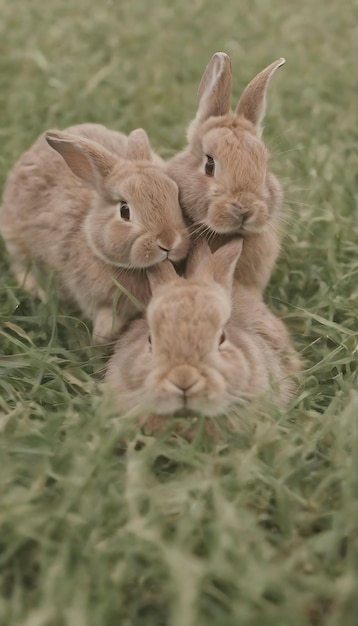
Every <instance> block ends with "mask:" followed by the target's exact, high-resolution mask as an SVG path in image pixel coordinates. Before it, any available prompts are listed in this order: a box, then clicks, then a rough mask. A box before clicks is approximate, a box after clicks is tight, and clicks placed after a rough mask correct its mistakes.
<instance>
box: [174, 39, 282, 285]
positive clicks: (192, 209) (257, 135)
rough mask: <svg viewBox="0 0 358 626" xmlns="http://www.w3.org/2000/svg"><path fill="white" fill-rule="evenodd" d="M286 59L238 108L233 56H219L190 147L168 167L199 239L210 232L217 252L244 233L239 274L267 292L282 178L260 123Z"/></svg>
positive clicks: (256, 82) (202, 92)
mask: <svg viewBox="0 0 358 626" xmlns="http://www.w3.org/2000/svg"><path fill="white" fill-rule="evenodd" d="M284 63H285V60H284V59H279V60H278V61H275V62H274V63H272V64H271V65H269V66H268V67H267V68H266V69H264V70H263V71H262V72H261V73H260V74H258V75H257V76H256V77H255V78H254V79H253V80H252V81H251V82H250V83H249V85H248V86H247V87H246V89H245V90H244V92H243V94H242V96H241V98H240V99H239V102H238V105H237V107H236V110H235V112H232V111H231V110H230V98H231V83H232V75H231V64H230V59H229V57H228V56H227V54H225V53H223V52H217V53H216V54H214V56H213V57H212V59H211V61H210V62H209V64H208V66H207V68H206V70H205V72H204V74H203V77H202V79H201V82H200V85H199V90H198V111H197V114H196V117H195V119H194V121H193V122H192V123H191V124H190V126H189V129H188V146H187V147H186V148H185V149H184V150H183V151H182V152H180V153H179V154H177V155H175V156H174V157H173V158H172V159H171V160H170V161H169V162H168V164H167V168H168V172H169V174H170V176H171V177H172V178H173V179H174V180H175V181H176V182H177V183H178V186H179V192H180V203H181V206H182V209H183V212H184V215H185V218H186V220H187V223H188V224H190V225H191V226H192V232H193V235H194V237H195V235H196V236H199V234H201V235H204V236H206V238H207V239H208V241H209V242H210V246H211V249H212V250H213V251H214V250H216V249H217V248H218V247H219V246H220V245H222V243H224V242H225V241H227V240H228V239H230V237H232V236H233V235H238V234H239V235H241V236H242V237H243V238H244V245H243V252H242V255H241V258H240V263H239V265H238V267H237V269H236V272H235V278H236V279H237V281H238V282H239V283H241V284H243V285H247V286H249V287H256V288H257V289H259V290H260V291H263V290H264V288H265V286H266V284H267V282H268V280H269V278H270V275H271V272H272V269H273V266H274V264H275V261H276V258H277V256H278V254H279V250H280V238H279V214H280V209H281V204H282V198H283V193H282V188H281V185H280V183H279V182H278V180H277V178H276V177H275V176H274V175H273V174H272V173H270V172H269V171H268V158H269V155H268V151H267V149H266V147H265V144H264V143H263V141H262V139H261V123H262V120H263V117H264V114H265V100H266V90H267V86H268V83H269V81H270V78H271V76H272V75H273V74H274V72H275V71H276V70H277V69H278V68H279V67H281V65H283V64H284Z"/></svg>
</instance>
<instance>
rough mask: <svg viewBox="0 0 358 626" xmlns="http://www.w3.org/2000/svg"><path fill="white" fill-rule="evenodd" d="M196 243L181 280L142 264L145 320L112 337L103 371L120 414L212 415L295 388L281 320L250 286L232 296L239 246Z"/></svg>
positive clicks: (295, 366) (279, 398) (278, 397)
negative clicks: (146, 285)
mask: <svg viewBox="0 0 358 626" xmlns="http://www.w3.org/2000/svg"><path fill="white" fill-rule="evenodd" d="M199 243H200V242H199ZM203 244H205V245H206V246H207V244H206V242H201V243H200V255H199V260H198V258H196V259H195V257H198V255H197V253H196V251H197V250H198V245H197V246H195V248H194V253H193V254H192V256H191V257H190V259H189V261H188V269H187V276H188V277H187V278H182V277H178V276H177V275H176V273H175V271H174V269H173V267H172V266H171V267H169V266H168V263H167V262H165V263H164V264H163V263H162V264H161V265H159V266H156V267H155V268H154V267H153V268H149V269H148V275H149V280H150V282H151V285H152V290H153V296H152V299H151V301H150V303H149V305H148V309H147V315H146V318H145V319H138V320H135V321H134V322H133V323H132V324H131V325H130V327H129V328H128V330H127V331H126V332H125V333H124V334H123V336H122V337H121V338H120V339H119V341H118V343H117V346H116V349H115V353H114V355H113V357H112V358H111V359H110V362H109V365H108V370H107V374H106V376H107V380H108V382H109V384H110V386H111V387H112V388H113V389H114V390H115V392H116V397H117V401H118V407H119V409H120V410H121V411H123V412H129V413H130V414H133V415H139V416H142V417H143V415H144V414H147V413H149V415H151V419H153V415H168V414H178V415H181V416H183V415H184V416H185V415H195V414H196V415H197V414H203V415H206V416H208V417H214V416H217V415H222V414H226V413H227V412H229V411H230V410H233V409H234V407H235V405H237V404H240V403H243V402H244V403H246V402H250V401H252V400H254V399H255V398H257V397H258V396H260V395H261V394H267V393H270V394H271V397H272V399H273V400H274V401H275V402H277V403H278V404H280V405H284V404H285V403H286V402H287V401H288V400H289V398H290V397H291V396H292V394H293V392H294V384H293V382H292V375H293V374H294V373H295V372H297V371H298V370H299V366H300V365H299V359H298V356H297V354H296V353H295V351H294V349H293V347H292V345H291V342H290V339H289V336H288V333H287V330H286V328H285V325H284V324H283V322H282V321H280V320H279V319H278V318H277V317H276V316H275V315H274V314H273V313H271V312H270V311H269V309H268V308H267V306H266V305H265V303H264V302H263V301H262V299H261V297H260V296H258V294H257V291H256V290H254V289H251V290H250V289H247V288H246V287H239V288H238V289H235V291H234V293H233V299H232V300H231V288H232V280H233V273H234V269H235V264H236V262H237V259H238V256H239V253H240V250H241V244H239V245H238V242H237V240H234V241H231V242H229V243H228V244H225V245H224V246H222V247H221V248H220V249H219V250H218V251H217V252H215V253H214V254H211V253H210V251H209V249H207V251H206V250H205V248H204V247H203ZM169 265H170V264H169ZM158 278H159V281H158ZM158 282H159V284H158ZM149 338H150V341H149V340H148V339H149Z"/></svg>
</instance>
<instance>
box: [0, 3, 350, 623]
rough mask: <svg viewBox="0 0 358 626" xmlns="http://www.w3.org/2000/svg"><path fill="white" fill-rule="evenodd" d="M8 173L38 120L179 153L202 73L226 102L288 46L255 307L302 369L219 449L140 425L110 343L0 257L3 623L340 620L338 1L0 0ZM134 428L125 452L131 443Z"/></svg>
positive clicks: (345, 525) (342, 118)
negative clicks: (280, 324) (122, 393)
mask: <svg viewBox="0 0 358 626" xmlns="http://www.w3.org/2000/svg"><path fill="white" fill-rule="evenodd" d="M0 9H1V20H0V41H1V50H2V52H1V55H0V111H1V118H0V136H1V153H0V178H1V180H0V182H1V184H2V183H3V181H4V179H5V176H6V172H7V171H8V170H9V168H10V167H11V166H12V164H13V163H14V161H15V159H16V158H17V157H18V156H19V154H20V153H21V152H22V150H24V149H25V148H26V147H27V146H28V145H30V143H31V142H32V141H33V140H34V139H35V137H36V136H37V135H38V134H39V133H40V132H42V131H43V130H45V129H46V128H49V127H59V128H64V127H66V126H68V125H70V124H73V123H76V122H82V121H100V122H103V123H105V124H107V125H108V126H110V127H113V128H117V129H119V130H123V131H125V132H127V131H130V130H131V129H132V128H134V127H137V126H144V127H145V128H146V129H147V131H148V133H149V135H150V137H151V140H152V143H153V146H154V147H155V148H156V149H158V150H159V151H160V152H161V154H162V155H164V156H168V155H170V154H172V153H173V152H174V151H175V150H176V149H177V148H179V147H180V146H181V145H183V143H184V133H185V127H186V125H187V123H188V122H189V120H190V119H191V118H192V116H193V115H194V112H195V105H196V100H195V93H196V88H197V84H198V81H199V79H200V76H201V73H202V71H203V68H204V66H205V64H206V62H207V61H208V59H209V58H210V56H211V54H212V53H213V52H214V51H216V50H224V51H226V52H228V53H229V54H230V55H231V57H232V62H233V69H234V76H235V82H234V96H235V98H238V96H239V94H240V91H241V89H242V87H243V86H244V85H245V84H246V82H247V81H248V80H249V79H250V78H251V77H252V76H253V75H254V74H255V73H256V72H257V71H259V70H260V69H261V68H263V67H264V66H265V65H267V64H268V63H270V62H271V61H272V60H274V59H275V58H278V57H280V56H285V57H286V59H287V65H286V66H285V67H284V68H283V69H282V70H280V72H279V73H278V74H277V76H275V78H274V80H273V81H272V85H271V88H270V94H269V102H268V116H267V123H266V129H265V137H266V139H267V142H268V145H269V146H270V148H271V149H272V152H273V169H274V171H275V172H276V173H277V174H278V175H279V176H280V178H281V179H282V180H283V181H284V182H285V186H286V205H287V206H286V213H285V217H286V221H287V224H286V231H287V234H286V238H285V242H284V248H283V253H282V256H281V259H280V262H279V264H278V266H277V269H276V271H275V274H274V276H273V279H272V282H271V285H270V288H269V291H268V294H267V299H268V301H269V302H270V304H271V306H272V307H273V308H274V309H275V310H276V311H277V312H278V313H279V314H280V315H282V316H283V317H284V319H285V320H286V323H287V325H288V326H289V328H290V330H291V332H292V335H293V337H294V339H295V344H296V346H297V348H298V350H299V351H300V352H301V353H302V356H303V358H304V359H305V372H304V375H303V377H302V382H301V385H300V388H299V390H298V394H297V398H296V399H295V401H294V402H293V403H292V406H290V407H289V408H288V410H287V411H286V412H285V413H282V414H278V413H277V412H274V411H268V410H267V409H266V410H265V407H262V409H258V410H257V412H256V413H255V414H250V412H249V411H248V412H247V413H244V414H243V416H242V424H241V428H240V431H239V432H238V433H236V434H231V435H229V434H228V435H227V438H226V441H224V443H221V444H220V445H214V444H212V443H211V442H210V441H207V440H206V439H205V437H204V435H202V434H200V432H199V434H198V436H197V437H196V439H195V440H194V441H193V442H192V443H191V444H189V443H187V442H185V441H183V440H181V439H180V438H177V439H174V440H173V438H171V437H170V433H169V430H170V424H169V425H168V432H165V433H163V434H162V435H161V436H160V437H157V438H144V437H141V436H138V433H136V431H135V427H134V426H133V424H131V423H129V422H127V421H124V420H121V419H120V417H118V416H117V415H116V413H115V411H114V408H113V404H112V402H111V399H110V398H109V397H108V396H107V395H106V393H105V391H104V389H103V385H102V383H101V375H100V373H101V369H102V368H103V364H104V359H105V356H104V355H103V354H102V353H101V351H100V350H98V349H97V350H96V349H94V348H91V347H90V330H89V329H88V328H87V326H86V324H85V322H84V321H83V320H80V319H79V318H78V317H76V315H74V314H73V312H71V311H69V310H68V309H65V308H63V307H62V306H61V305H59V304H58V303H57V300H56V296H55V294H54V293H53V294H52V297H51V299H50V302H49V304H47V305H43V304H41V303H39V302H37V301H33V300H32V299H31V298H30V297H29V296H28V295H26V293H24V292H23V291H22V290H21V289H19V288H18V287H16V286H15V283H14V280H13V278H12V276H11V274H10V272H9V269H8V259H7V256H6V253H5V250H4V248H3V246H2V247H0V255H1V261H0V263H1V277H0V281H1V283H0V302H1V308H0V315H1V317H0V431H1V440H0V457H1V458H0V463H1V472H0V485H1V486H0V492H1V508H0V587H1V596H0V623H1V624H6V625H7V626H10V625H11V626H15V625H18V626H20V625H21V626H63V625H66V626H114V625H116V626H117V625H119V624H120V625H123V626H144V625H145V626H197V625H199V626H201V625H205V626H219V625H220V626H238V625H242V626H341V625H342V624H344V626H356V624H357V615H358V521H357V520H358V393H357V357H358V353H357V350H358V348H357V334H358V323H357V296H358V289H357V284H358V282H357V276H358V260H357V244H358V226H357V223H358V222H357V218H358V206H357V198H358V192H357V178H358V174H357V172H358V158H357V143H358V125H357V117H356V111H357V99H356V59H357V58H358V26H357V24H358V21H357V18H358V5H357V3H356V2H355V1H354V0H347V2H346V3H343V4H339V3H337V2H334V1H333V0H326V1H324V0H315V2H314V3H312V2H311V1H309V0H302V2H301V3H299V4H294V3H290V2H284V1H283V0H271V2H267V1H265V0H250V2H249V0H242V1H241V2H237V1H236V0H226V2H225V3H223V4H222V5H218V3H217V2H213V1H212V0H207V1H206V2H203V1H202V0H193V1H192V2H185V1H184V2H183V1H181V2H179V0H170V1H169V0H158V1H157V2H152V3H150V2H145V0H142V2H134V1H133V0H131V1H129V0H123V1H121V2H115V1H114V0H102V1H101V2H100V3H98V2H94V0H88V1H87V2H86V1H85V0H77V2H75V3H74V2H68V1H64V0H62V1H60V0H52V2H47V3H45V2H43V1H41V0H33V1H32V2H31V3H25V2H21V1H20V0H7V1H6V0H0ZM125 440H126V441H128V442H129V443H128V450H127V451H126V450H125V446H124V443H123V442H124V441H125Z"/></svg>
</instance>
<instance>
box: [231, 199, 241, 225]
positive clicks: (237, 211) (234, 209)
mask: <svg viewBox="0 0 358 626" xmlns="http://www.w3.org/2000/svg"><path fill="white" fill-rule="evenodd" d="M243 212H244V207H243V205H242V204H240V202H233V203H232V204H231V214H232V215H233V217H234V218H235V219H236V220H237V222H238V223H239V224H240V225H241V224H242V223H243V221H244V216H243Z"/></svg>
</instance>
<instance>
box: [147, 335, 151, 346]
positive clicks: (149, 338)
mask: <svg viewBox="0 0 358 626" xmlns="http://www.w3.org/2000/svg"><path fill="white" fill-rule="evenodd" d="M148 343H149V346H151V345H152V338H151V336H150V335H148Z"/></svg>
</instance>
